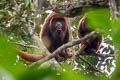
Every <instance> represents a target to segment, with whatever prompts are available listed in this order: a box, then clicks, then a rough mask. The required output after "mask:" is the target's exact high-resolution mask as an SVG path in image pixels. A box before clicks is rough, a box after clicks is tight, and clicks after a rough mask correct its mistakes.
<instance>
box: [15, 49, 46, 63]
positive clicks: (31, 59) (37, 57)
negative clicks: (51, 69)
mask: <svg viewBox="0 0 120 80" xmlns="http://www.w3.org/2000/svg"><path fill="white" fill-rule="evenodd" d="M16 50H17V52H18V53H19V55H20V56H21V57H22V58H23V59H24V60H26V61H29V62H35V61H38V60H40V59H42V58H44V57H45V55H33V54H29V53H27V52H24V51H21V50H18V49H16Z"/></svg>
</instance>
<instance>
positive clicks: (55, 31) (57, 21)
mask: <svg viewBox="0 0 120 80" xmlns="http://www.w3.org/2000/svg"><path fill="white" fill-rule="evenodd" d="M40 37H41V40H42V42H43V44H44V45H45V47H46V48H47V49H48V51H49V52H50V53H52V52H54V51H55V50H56V49H57V48H58V47H60V46H61V45H63V44H65V43H67V42H68V41H69V30H68V25H67V21H66V18H65V17H64V16H62V15H60V14H58V13H55V12H52V13H51V14H50V15H48V17H47V18H46V19H45V21H44V24H43V28H42V30H41V32H40ZM17 51H18V52H19V54H20V55H21V57H22V58H23V59H25V60H27V61H30V62H34V61H37V60H40V59H41V58H43V57H44V56H43V55H40V56H35V55H32V54H28V53H26V52H23V51H20V50H17ZM59 57H63V58H64V60H65V59H67V50H66V49H65V50H63V51H62V52H61V53H60V54H59V55H58V54H57V55H56V56H55V59H56V60H57V61H59V59H58V58H59Z"/></svg>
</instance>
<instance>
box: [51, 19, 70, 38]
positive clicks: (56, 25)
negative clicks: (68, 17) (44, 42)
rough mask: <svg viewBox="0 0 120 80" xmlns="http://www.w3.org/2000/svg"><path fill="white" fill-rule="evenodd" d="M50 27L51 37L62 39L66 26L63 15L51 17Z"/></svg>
mask: <svg viewBox="0 0 120 80" xmlns="http://www.w3.org/2000/svg"><path fill="white" fill-rule="evenodd" d="M50 27H51V28H50V29H51V30H50V31H51V33H52V36H53V38H57V39H61V40H63V39H64V37H65V34H66V31H67V28H68V27H67V24H66V21H65V19H64V17H58V18H55V17H54V18H53V19H51V22H50Z"/></svg>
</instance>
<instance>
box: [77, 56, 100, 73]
mask: <svg viewBox="0 0 120 80" xmlns="http://www.w3.org/2000/svg"><path fill="white" fill-rule="evenodd" d="M77 57H79V58H80V59H81V60H82V61H83V62H85V63H86V64H88V65H89V67H91V68H92V69H93V70H94V71H96V72H100V73H102V72H101V71H100V70H98V69H97V68H95V67H94V66H93V65H92V64H91V63H90V62H88V61H86V60H85V59H83V58H82V57H81V56H80V55H79V56H77Z"/></svg>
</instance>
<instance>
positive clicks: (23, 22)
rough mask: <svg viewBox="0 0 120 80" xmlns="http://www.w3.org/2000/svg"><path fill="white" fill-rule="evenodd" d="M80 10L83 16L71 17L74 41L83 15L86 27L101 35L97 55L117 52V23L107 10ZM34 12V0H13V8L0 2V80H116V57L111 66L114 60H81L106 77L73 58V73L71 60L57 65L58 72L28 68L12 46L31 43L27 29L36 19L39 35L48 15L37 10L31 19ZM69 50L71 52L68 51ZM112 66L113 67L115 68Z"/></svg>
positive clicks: (119, 21)
mask: <svg viewBox="0 0 120 80" xmlns="http://www.w3.org/2000/svg"><path fill="white" fill-rule="evenodd" d="M35 1H36V0H35ZM58 1H59V2H60V1H63V0H58ZM84 10H85V11H84V13H83V14H82V15H80V16H77V17H75V18H74V20H73V22H72V27H71V28H72V29H71V30H72V34H73V37H74V39H77V25H78V22H79V20H80V18H81V17H82V16H86V21H87V22H86V24H87V26H88V28H90V29H91V30H96V31H98V32H99V33H101V34H102V35H103V36H104V42H103V44H104V45H102V46H101V51H100V52H99V53H101V52H102V53H107V52H109V54H114V51H115V49H114V48H116V49H118V50H119V49H120V46H119V45H120V43H119V41H120V38H119V35H120V32H119V31H120V20H119V19H112V18H111V17H110V11H109V10H108V9H107V8H102V7H97V6H96V7H93V6H92V7H86V8H84ZM36 11H37V10H36V7H35V5H34V0H16V3H14V5H13V3H11V1H10V0H8V1H5V0H2V1H1V2H0V80H27V79H28V80H67V79H69V80H109V79H111V80H114V79H115V80H117V79H118V80H119V74H120V72H119V65H120V57H118V58H117V64H115V62H116V60H115V59H111V58H108V59H102V58H100V57H90V56H84V57H83V58H84V59H85V60H87V61H89V62H90V63H92V65H94V66H95V67H96V68H98V69H100V70H101V71H102V72H104V73H106V74H101V73H97V72H94V71H93V70H92V69H91V68H90V66H88V64H86V63H85V62H84V61H82V60H81V59H79V58H76V61H75V67H74V68H72V69H73V70H72V69H71V59H70V60H67V61H66V62H62V63H61V64H60V65H61V66H62V67H63V69H62V70H61V69H59V70H56V69H54V68H40V69H36V68H29V67H28V64H29V63H27V62H25V61H24V60H23V59H21V58H20V56H19V55H18V53H17V51H16V50H15V48H16V47H18V45H17V46H16V45H15V44H13V43H14V42H19V43H23V44H26V43H27V44H29V45H32V44H34V41H33V39H32V37H31V35H30V33H29V31H28V28H29V26H34V25H35V21H36V19H38V20H39V22H40V23H39V24H40V25H39V26H38V27H37V29H36V33H37V35H39V33H40V31H41V26H42V24H43V22H44V20H45V18H46V16H47V15H48V13H47V12H46V11H40V12H41V13H40V14H39V15H37V16H35V13H36ZM108 35H109V36H108ZM111 36H112V37H111ZM114 45H115V46H114ZM106 46H107V47H106ZM113 47H114V48H113ZM19 49H22V50H24V51H27V52H30V53H33V52H34V50H33V49H30V48H25V47H19ZM69 50H70V51H72V48H69ZM75 51H76V53H77V52H78V51H79V48H78V46H76V47H75ZM70 53H72V52H70ZM118 54H119V52H118ZM99 65H105V66H99ZM114 65H115V66H117V67H116V68H115V66H114ZM111 66H112V67H111ZM66 67H67V68H66ZM101 68H104V69H101ZM114 69H116V70H115V72H114V73H113V74H110V75H109V74H108V73H111V71H112V70H114ZM106 76H108V77H106ZM109 77H110V78H109ZM108 78H109V79H108Z"/></svg>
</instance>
